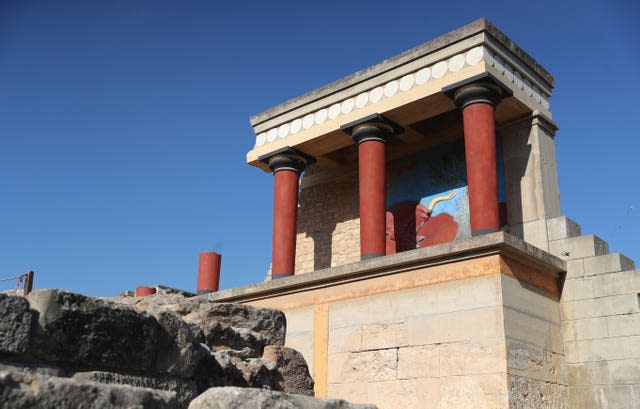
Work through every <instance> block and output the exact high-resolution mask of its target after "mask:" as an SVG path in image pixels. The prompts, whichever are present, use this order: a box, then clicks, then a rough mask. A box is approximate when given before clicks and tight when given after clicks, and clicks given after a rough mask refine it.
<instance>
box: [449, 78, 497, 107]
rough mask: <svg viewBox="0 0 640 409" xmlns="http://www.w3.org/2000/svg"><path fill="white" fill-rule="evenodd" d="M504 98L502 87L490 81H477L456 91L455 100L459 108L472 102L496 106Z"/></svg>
mask: <svg viewBox="0 0 640 409" xmlns="http://www.w3.org/2000/svg"><path fill="white" fill-rule="evenodd" d="M501 100H502V89H501V88H500V87H499V86H497V85H495V84H492V83H490V82H476V83H473V84H469V85H465V86H463V87H461V88H460V89H458V90H457V91H455V93H454V97H453V102H455V104H456V106H457V107H458V109H459V110H461V111H462V110H463V109H464V108H465V107H467V106H469V105H471V104H477V103H479V102H480V103H485V104H491V105H493V106H494V107H496V106H497V105H498V104H499V103H500V101H501Z"/></svg>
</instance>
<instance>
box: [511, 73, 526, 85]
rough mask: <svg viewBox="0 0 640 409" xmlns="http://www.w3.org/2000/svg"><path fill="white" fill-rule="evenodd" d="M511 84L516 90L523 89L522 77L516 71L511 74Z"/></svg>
mask: <svg viewBox="0 0 640 409" xmlns="http://www.w3.org/2000/svg"><path fill="white" fill-rule="evenodd" d="M513 83H514V84H515V85H516V88H518V89H522V88H523V87H524V83H523V82H522V75H520V73H519V72H518V71H514V72H513Z"/></svg>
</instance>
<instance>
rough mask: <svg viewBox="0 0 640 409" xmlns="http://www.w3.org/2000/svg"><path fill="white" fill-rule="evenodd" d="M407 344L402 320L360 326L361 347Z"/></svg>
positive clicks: (383, 347)
mask: <svg viewBox="0 0 640 409" xmlns="http://www.w3.org/2000/svg"><path fill="white" fill-rule="evenodd" d="M406 345H407V328H406V325H405V323H404V322H391V323H382V324H367V325H364V326H362V349H363V350H369V349H388V348H397V347H403V346H406Z"/></svg>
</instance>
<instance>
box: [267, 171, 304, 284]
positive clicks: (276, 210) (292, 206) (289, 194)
mask: <svg viewBox="0 0 640 409" xmlns="http://www.w3.org/2000/svg"><path fill="white" fill-rule="evenodd" d="M273 176H274V182H273V183H274V187H273V190H274V194H273V246H272V250H271V251H272V253H271V276H272V277H273V278H277V277H281V276H289V275H293V273H294V271H295V266H296V228H297V226H298V224H297V222H298V176H299V175H298V172H296V171H295V170H291V169H282V170H277V171H276V172H275V173H274V175H273Z"/></svg>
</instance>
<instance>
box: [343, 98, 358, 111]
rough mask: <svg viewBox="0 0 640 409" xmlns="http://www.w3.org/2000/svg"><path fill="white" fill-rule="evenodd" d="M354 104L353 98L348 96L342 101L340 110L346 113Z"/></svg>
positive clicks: (351, 109)
mask: <svg viewBox="0 0 640 409" xmlns="http://www.w3.org/2000/svg"><path fill="white" fill-rule="evenodd" d="M354 105H355V101H354V100H353V98H349V99H346V100H344V101H342V107H341V112H342V113H343V114H348V113H349V112H351V111H353V106H354Z"/></svg>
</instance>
